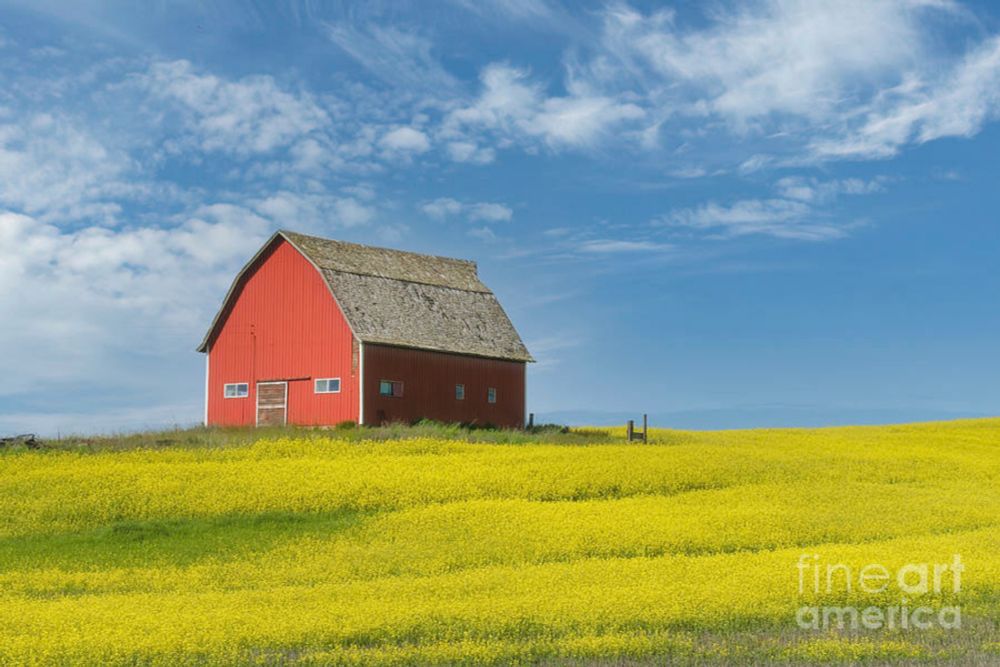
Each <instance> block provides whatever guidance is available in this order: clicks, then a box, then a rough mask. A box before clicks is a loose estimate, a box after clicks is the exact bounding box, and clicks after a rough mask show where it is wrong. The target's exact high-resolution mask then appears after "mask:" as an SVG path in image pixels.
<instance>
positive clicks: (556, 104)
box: [444, 64, 645, 148]
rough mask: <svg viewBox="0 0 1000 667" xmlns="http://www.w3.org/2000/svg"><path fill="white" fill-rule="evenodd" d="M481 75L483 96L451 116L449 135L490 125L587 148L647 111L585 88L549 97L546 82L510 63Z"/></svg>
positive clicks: (551, 142) (555, 145)
mask: <svg viewBox="0 0 1000 667" xmlns="http://www.w3.org/2000/svg"><path fill="white" fill-rule="evenodd" d="M480 79H481V81H482V86H483V87H482V91H481V93H480V95H479V97H478V98H477V99H476V100H475V101H474V102H473V103H472V104H471V105H467V106H465V107H463V108H460V109H456V110H454V111H452V112H451V113H450V114H449V116H448V117H447V118H446V120H445V123H444V133H445V134H446V136H447V135H459V136H461V135H462V134H463V133H464V132H467V131H475V130H484V129H485V130H490V131H494V132H499V133H500V134H501V135H511V136H514V137H519V138H529V139H541V140H542V141H544V142H545V143H546V144H547V145H548V146H550V147H552V148H561V147H575V148H584V147H588V146H592V145H594V144H595V143H597V142H598V141H599V140H600V139H602V138H603V137H604V136H605V135H606V134H607V133H608V132H610V131H611V130H612V129H614V128H617V127H619V126H621V125H622V124H624V123H627V122H628V121H634V120H637V119H640V118H642V117H643V116H644V115H645V112H644V111H643V110H642V109H641V108H640V107H638V106H637V105H635V104H632V103H629V102H620V101H618V100H616V99H614V98H611V97H606V96H602V95H592V94H588V93H586V92H585V91H577V92H576V93H575V94H572V95H569V96H565V97H548V96H546V95H545V94H544V93H543V91H542V88H541V86H539V85H538V84H536V83H532V82H530V81H529V79H528V74H527V72H525V71H523V70H519V69H516V68H513V67H510V66H509V65H503V64H493V65H490V66H488V67H486V68H484V69H483V71H482V73H481V75H480Z"/></svg>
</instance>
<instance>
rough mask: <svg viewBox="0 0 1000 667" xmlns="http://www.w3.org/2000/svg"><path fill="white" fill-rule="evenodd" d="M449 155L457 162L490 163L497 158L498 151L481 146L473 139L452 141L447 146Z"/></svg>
mask: <svg viewBox="0 0 1000 667" xmlns="http://www.w3.org/2000/svg"><path fill="white" fill-rule="evenodd" d="M447 150H448V157H450V158H451V159H452V160H454V161H455V162H469V163H472V164H489V163H490V162H493V160H495V159H496V151H494V150H493V149H492V148H489V147H482V148H481V147H480V146H479V145H478V144H476V143H475V142H472V141H452V142H449V143H448V146H447Z"/></svg>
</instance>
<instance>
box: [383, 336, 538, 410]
mask: <svg viewBox="0 0 1000 667" xmlns="http://www.w3.org/2000/svg"><path fill="white" fill-rule="evenodd" d="M364 367H365V382H364V391H365V408H364V409H365V423H366V424H378V423H380V422H384V421H403V422H409V421H414V420H417V419H421V418H427V419H436V420H438V421H444V422H475V423H478V424H493V425H495V426H505V427H511V428H520V427H522V426H524V418H525V415H524V363H523V362H519V361H503V360H500V359H484V358H482V357H471V356H465V355H458V354H445V353H442V352H429V351H426V350H414V349H409V348H401V347H390V346H386V345H374V344H370V343H369V344H366V345H365V346H364ZM380 380H392V381H399V382H402V383H403V395H402V396H401V397H393V396H380V395H379V381H380ZM456 384H464V385H465V400H461V401H460V400H457V399H456V398H455V385H456ZM489 387H495V388H496V390H497V402H496V403H489V402H487V400H486V392H487V389H488V388H489Z"/></svg>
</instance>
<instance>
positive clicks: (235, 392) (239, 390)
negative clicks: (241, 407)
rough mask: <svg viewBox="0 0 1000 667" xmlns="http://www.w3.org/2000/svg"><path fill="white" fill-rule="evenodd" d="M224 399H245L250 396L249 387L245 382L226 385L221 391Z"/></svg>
mask: <svg viewBox="0 0 1000 667" xmlns="http://www.w3.org/2000/svg"><path fill="white" fill-rule="evenodd" d="M222 395H223V396H224V397H226V398H246V397H247V396H249V395H250V385H249V384H247V383H246V382H234V383H232V384H227V385H226V386H225V387H224V388H223V391H222Z"/></svg>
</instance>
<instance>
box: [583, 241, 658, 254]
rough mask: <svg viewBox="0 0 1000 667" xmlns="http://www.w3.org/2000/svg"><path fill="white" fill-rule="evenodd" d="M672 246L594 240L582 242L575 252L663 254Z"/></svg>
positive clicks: (646, 242)
mask: <svg viewBox="0 0 1000 667" xmlns="http://www.w3.org/2000/svg"><path fill="white" fill-rule="evenodd" d="M673 248H674V246H673V245H671V244H669V243H654V242H653V241H627V240H621V239H594V240H590V241H583V242H582V243H580V244H579V245H578V246H577V250H579V251H580V252H585V253H588V254H602V255H603V254H619V253H648V252H664V251H668V250H672V249H673Z"/></svg>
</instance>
